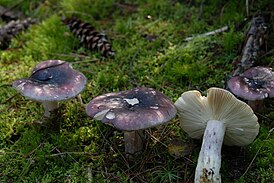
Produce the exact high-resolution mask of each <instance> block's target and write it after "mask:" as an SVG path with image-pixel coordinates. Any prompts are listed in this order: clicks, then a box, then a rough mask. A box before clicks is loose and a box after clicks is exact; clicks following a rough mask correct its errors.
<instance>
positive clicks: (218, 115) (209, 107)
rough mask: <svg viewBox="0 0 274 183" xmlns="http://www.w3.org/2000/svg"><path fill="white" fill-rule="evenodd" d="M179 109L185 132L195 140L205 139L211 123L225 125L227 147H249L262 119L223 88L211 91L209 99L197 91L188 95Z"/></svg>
mask: <svg viewBox="0 0 274 183" xmlns="http://www.w3.org/2000/svg"><path fill="white" fill-rule="evenodd" d="M175 106H176V107H177V110H178V114H179V117H180V120H181V126H182V128H183V130H184V131H185V132H186V133H187V134H188V135H189V136H190V137H192V138H201V137H202V136H203V134H204V130H205V128H206V125H207V122H208V121H209V120H217V121H220V122H222V123H224V125H225V127H226V131H225V137H224V144H226V145H236V146H244V145H247V144H249V143H251V142H252V141H253V140H254V139H255V137H256V136H257V134H258V132H259V123H258V119H257V117H256V115H255V114H254V112H253V110H252V109H251V108H250V107H249V105H247V104H246V103H244V102H242V101H240V100H238V99H237V98H236V97H235V96H234V95H233V94H232V93H230V92H229V91H227V90H224V89H221V88H214V87H212V88H210V89H208V93H207V97H204V96H201V93H200V92H199V91H196V90H193V91H187V92H184V93H183V94H182V95H181V97H179V99H178V100H177V101H176V102H175Z"/></svg>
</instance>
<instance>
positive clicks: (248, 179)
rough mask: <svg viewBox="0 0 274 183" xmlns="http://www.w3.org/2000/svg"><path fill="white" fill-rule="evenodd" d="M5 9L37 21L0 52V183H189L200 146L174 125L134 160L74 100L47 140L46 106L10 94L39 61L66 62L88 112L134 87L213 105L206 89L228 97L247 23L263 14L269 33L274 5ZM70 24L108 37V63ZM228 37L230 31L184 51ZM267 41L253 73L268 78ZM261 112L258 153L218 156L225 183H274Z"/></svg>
mask: <svg viewBox="0 0 274 183" xmlns="http://www.w3.org/2000/svg"><path fill="white" fill-rule="evenodd" d="M246 2H250V4H248V6H247V5H246ZM0 5H1V6H3V7H5V8H10V9H7V10H10V11H12V12H13V11H15V12H21V13H22V14H23V15H24V16H17V14H16V13H15V14H14V17H17V18H19V19H22V18H24V17H31V18H32V19H35V20H36V21H37V23H35V24H33V25H31V26H30V27H29V28H28V29H26V30H25V31H23V32H21V33H20V34H17V35H16V36H15V37H13V38H12V39H11V42H10V44H9V45H8V47H7V48H6V49H3V50H1V51H0V182H3V183H4V182H10V183H12V182H14V183H15V182H16V183H19V182H138V183H141V182H149V183H156V182H185V183H191V182H193V180H194V173H195V167H196V164H197V159H198V155H199V150H200V147H201V139H198V140H197V139H191V138H190V137H189V136H188V135H187V134H186V133H185V132H184V131H183V130H182V129H181V127H180V121H179V118H178V117H177V116H176V117H175V118H173V119H172V120H171V121H170V122H169V123H168V124H167V125H164V126H162V127H159V128H152V129H149V130H146V131H145V136H146V141H145V142H144V143H145V145H144V147H145V148H144V150H143V152H142V153H141V154H139V155H138V156H136V158H134V160H130V159H127V158H126V155H125V153H124V141H123V133H122V132H121V131H119V130H115V129H114V128H113V127H111V126H107V125H105V124H103V123H102V122H100V121H97V120H94V119H92V118H90V117H88V116H87V115H86V113H85V109H84V108H83V107H82V106H81V105H80V103H79V101H78V100H77V99H76V98H75V99H72V100H68V101H65V102H61V103H60V111H59V114H60V115H59V118H58V120H57V121H58V122H60V129H59V130H58V131H52V130H51V129H47V128H45V129H44V128H43V126H42V125H41V124H40V122H41V120H42V119H43V113H44V109H43V106H42V105H41V103H39V102H34V101H31V100H29V99H27V98H24V97H23V96H21V95H20V94H19V93H18V92H17V91H16V90H15V89H14V88H13V87H12V83H13V82H14V81H15V80H18V79H21V78H26V77H28V76H29V75H30V73H31V71H32V69H33V68H34V67H35V65H37V64H38V63H39V62H41V61H45V60H65V61H67V62H69V63H71V65H72V67H73V68H74V69H76V70H78V71H80V72H82V73H83V74H84V75H85V76H86V78H87V85H86V88H85V90H84V91H83V92H82V93H81V96H82V99H83V102H84V103H88V102H89V101H90V100H91V99H92V98H94V97H96V96H99V95H102V94H105V93H109V92H117V91H123V90H128V89H131V88H134V87H137V86H146V87H151V88H154V89H156V90H158V91H161V92H163V93H164V94H165V95H167V96H168V97H169V98H170V99H171V100H172V101H173V102H175V101H176V100H177V99H178V98H179V97H180V95H181V94H182V93H183V92H185V91H188V90H198V91H200V92H201V93H202V94H203V95H206V91H207V89H209V88H210V87H219V88H226V81H227V80H228V78H229V77H230V76H231V73H232V72H233V70H234V69H235V68H234V65H233V63H234V62H233V61H235V60H236V59H237V57H238V56H239V55H240V51H239V49H240V48H241V44H242V43H243V41H244V39H245V32H246V30H247V29H248V26H249V25H250V22H251V19H252V17H253V16H256V15H259V14H263V15H264V16H268V17H269V19H267V20H268V21H270V22H268V23H269V25H270V30H271V29H273V25H274V24H273V19H272V18H273V17H272V16H273V12H272V14H271V10H273V8H272V6H273V2H272V1H270V0H265V1H236V0H232V1H223V0H217V1H215V0H210V1H192V0H187V1H181V0H146V1H143V0H135V1H133V0H116V1H115V0H93V1H89V0H60V1H53V0H42V1H39V0H28V1H21V0H0ZM71 16H74V17H77V18H78V19H80V20H82V21H84V22H88V23H90V24H91V25H92V26H94V27H95V29H96V30H97V31H98V32H104V33H105V34H106V35H107V38H108V40H109V42H110V44H111V46H112V49H113V50H114V51H115V55H114V56H113V57H105V56H104V55H102V53H101V52H100V51H94V50H90V49H88V48H87V47H86V46H85V45H83V44H81V43H80V40H79V39H78V38H77V37H76V36H74V35H73V33H72V32H71V31H70V29H69V28H68V27H67V26H66V25H65V24H64V23H63V21H62V20H63V19H64V17H71ZM1 17H2V19H1V20H0V23H1V24H0V25H1V26H2V27H3V26H4V25H5V24H6V22H5V20H4V18H3V16H2V15H1ZM224 26H228V27H229V29H228V30H227V31H224V32H221V33H218V34H215V35H212V36H205V37H201V36H200V37H195V38H194V39H192V40H190V41H186V40H185V39H186V38H187V37H190V36H193V35H198V34H203V33H206V32H210V31H214V30H217V29H220V28H222V27H224ZM271 26H272V27H271ZM0 36H1V35H0ZM0 40H1V39H0ZM267 40H268V41H267V43H265V44H264V46H263V47H262V48H261V49H262V53H261V55H259V57H258V61H257V62H256V63H255V65H261V66H267V67H272V68H273V65H274V62H273V60H274V56H273V48H274V44H273V43H274V36H273V31H272V30H271V31H270V32H269V35H268V37H267ZM241 100H242V99H241ZM265 105H266V107H265V109H264V110H263V111H260V112H256V113H255V114H256V115H257V117H258V122H259V124H260V131H259V134H258V136H257V138H256V139H255V140H254V142H252V143H251V144H250V145H248V146H246V147H229V146H225V145H224V146H223V147H222V165H221V171H220V172H221V175H222V182H224V183H231V182H237V183H240V182H241V183H258V182H260V183H270V182H273V180H274V174H273V172H274V169H273V165H274V156H273V152H274V134H273V132H272V130H271V129H273V122H274V103H273V99H265ZM271 132H272V133H271Z"/></svg>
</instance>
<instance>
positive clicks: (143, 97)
mask: <svg viewBox="0 0 274 183" xmlns="http://www.w3.org/2000/svg"><path fill="white" fill-rule="evenodd" d="M176 112H177V110H176V108H175V106H174V105H173V103H172V101H171V100H170V99H169V98H168V97H167V96H165V95H164V94H163V93H161V92H159V91H156V90H154V89H152V88H146V87H137V88H134V89H131V90H126V91H121V92H116V93H108V94H104V95H101V96H98V97H96V98H94V99H92V100H91V101H90V102H89V103H88V105H87V106H86V113H87V115H88V116H90V117H92V118H94V119H97V120H101V121H102V122H103V123H106V124H109V125H111V126H114V127H115V128H117V129H119V130H121V131H123V132H124V140H125V152H126V153H127V154H129V155H134V154H136V153H137V152H140V151H141V150H142V149H143V130H144V129H147V128H152V127H155V126H158V125H161V124H164V123H166V122H168V121H170V120H171V119H172V118H173V117H175V115H176Z"/></svg>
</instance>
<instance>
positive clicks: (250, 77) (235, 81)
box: [227, 66, 274, 101]
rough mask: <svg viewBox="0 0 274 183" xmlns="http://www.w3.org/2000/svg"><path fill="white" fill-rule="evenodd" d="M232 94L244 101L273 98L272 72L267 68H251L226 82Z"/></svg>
mask: <svg viewBox="0 0 274 183" xmlns="http://www.w3.org/2000/svg"><path fill="white" fill-rule="evenodd" d="M227 84H228V87H229V89H230V90H231V92H232V93H234V94H235V95H237V96H238V97H241V98H243V99H245V100H250V101H252V100H262V99H264V98H267V97H269V98H272V97H274V72H273V70H272V68H269V67H262V66H257V67H252V68H250V69H248V70H246V71H245V72H244V73H243V74H241V75H239V76H235V77H233V78H231V79H230V80H229V81H228V83H227Z"/></svg>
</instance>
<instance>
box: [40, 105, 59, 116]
mask: <svg viewBox="0 0 274 183" xmlns="http://www.w3.org/2000/svg"><path fill="white" fill-rule="evenodd" d="M43 106H44V109H45V113H44V116H45V117H50V113H51V112H52V111H53V110H55V109H57V108H58V107H59V106H58V102H43Z"/></svg>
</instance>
